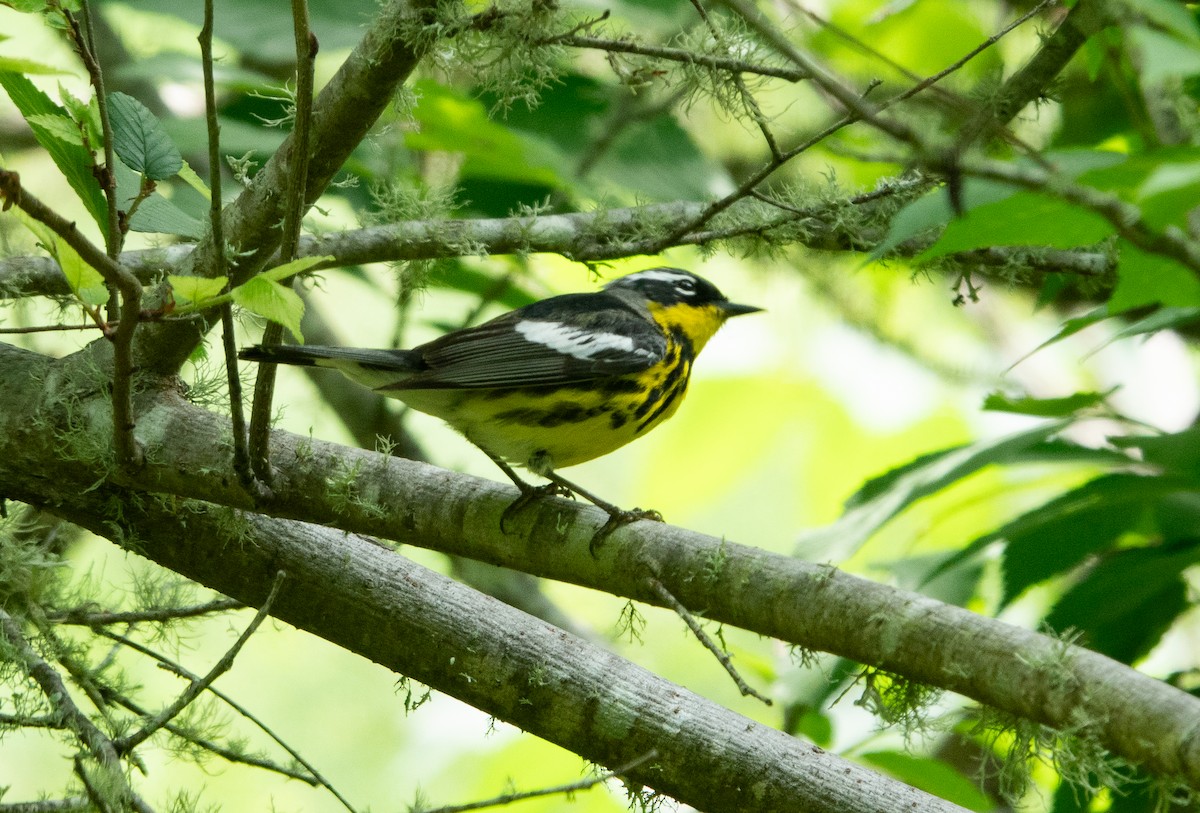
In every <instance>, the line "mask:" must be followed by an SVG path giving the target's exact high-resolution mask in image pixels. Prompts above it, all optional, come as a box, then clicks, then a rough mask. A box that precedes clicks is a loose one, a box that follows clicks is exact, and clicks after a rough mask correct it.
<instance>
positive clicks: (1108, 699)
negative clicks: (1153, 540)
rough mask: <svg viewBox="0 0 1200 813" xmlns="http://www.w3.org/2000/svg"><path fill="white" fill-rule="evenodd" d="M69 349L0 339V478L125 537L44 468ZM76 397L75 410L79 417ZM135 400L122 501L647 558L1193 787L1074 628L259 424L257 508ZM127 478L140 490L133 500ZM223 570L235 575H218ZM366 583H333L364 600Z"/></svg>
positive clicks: (1176, 712)
mask: <svg viewBox="0 0 1200 813" xmlns="http://www.w3.org/2000/svg"><path fill="white" fill-rule="evenodd" d="M72 363H75V359H66V360H63V361H60V362H53V361H51V360H49V359H45V358H43V357H41V356H38V355H37V354H33V353H28V352H25V351H20V350H16V349H12V348H5V347H4V346H3V345H0V369H3V370H5V374H6V376H12V377H13V378H12V379H11V380H32V381H37V382H42V383H41V385H40V386H37V387H26V388H21V387H16V386H9V387H0V493H3V494H7V495H9V496H10V497H12V498H14V499H19V500H22V501H25V502H30V503H33V504H35V505H37V506H39V507H44V508H45V509H46V510H50V511H54V512H56V513H59V514H60V515H62V516H67V515H68V513H69V518H71V519H72V520H73V521H77V522H80V523H81V524H85V525H86V526H87V527H91V528H93V529H99V532H101V533H105V534H107V535H109V536H110V537H111V536H116V537H118V538H120V533H119V532H117V531H114V528H113V527H112V526H111V524H110V523H111V521H112V520H111V517H110V515H111V514H112V510H108V511H105V510H103V504H102V505H101V506H99V507H97V506H96V505H95V504H94V503H93V502H90V501H91V500H92V499H93V497H91V496H88V497H87V500H89V502H88V505H89V506H90V507H91V508H95V509H97V510H99V511H100V513H99V514H98V515H97V516H95V517H93V518H92V519H90V520H87V519H86V518H85V517H84V516H83V514H86V511H84V510H83V509H82V508H81V507H72V506H78V505H79V503H77V502H76V500H77V499H83V497H81V496H80V494H81V493H82V492H84V491H86V490H87V489H88V488H90V487H91V486H93V485H94V484H95V483H97V482H99V481H101V480H103V479H104V477H105V476H110V477H111V476H112V472H111V471H108V470H106V468H105V466H104V464H103V461H95V460H93V461H92V462H91V463H89V462H88V459H87V458H86V457H84V459H82V460H79V459H72V460H70V462H69V463H65V464H64V465H63V466H61V467H51V468H50V469H48V468H47V466H48V461H51V460H55V459H62V457H63V455H64V454H66V455H67V456H68V457H83V456H82V455H72V454H71V450H70V448H65V449H64V446H63V443H64V438H67V439H69V438H72V437H76V438H78V441H77V442H79V443H83V444H87V445H88V447H89V448H93V449H94V448H95V447H96V444H97V443H99V444H100V446H101V448H105V447H104V441H103V438H104V432H105V431H107V430H106V427H107V426H108V424H107V423H106V422H105V421H106V419H107V413H106V410H107V403H106V401H105V400H104V396H103V393H102V392H100V391H97V392H94V393H80V392H77V393H75V394H74V395H71V396H70V403H68V402H67V401H65V400H64V398H65V397H66V396H64V392H63V382H64V381H68V380H72V379H71V378H69V377H67V378H64V376H69V372H68V370H69V368H70V366H71V365H72ZM80 416H87V420H86V425H80V423H79V421H80ZM138 417H139V420H138V436H139V437H138V439H139V441H140V442H141V443H142V444H143V445H144V447H145V448H146V450H147V466H146V468H145V469H144V470H143V471H141V472H139V473H137V474H136V475H119V474H118V475H117V477H118V478H120V480H119V481H120V482H121V483H122V485H123V486H124V488H125V489H135V491H134V492H130V491H125V490H122V491H121V492H120V499H121V501H122V503H123V504H127V503H137V502H140V503H143V504H152V503H154V502H155V501H156V499H157V498H155V497H154V496H153V495H154V494H156V493H157V494H169V495H179V496H181V497H186V498H191V499H194V500H200V501H203V502H202V503H197V504H195V505H194V506H193V507H187V506H184V507H183V508H181V509H180V510H181V512H183V513H186V512H188V511H191V510H195V511H199V512H200V513H201V514H207V513H208V512H209V511H211V510H215V509H213V508H212V506H214V505H220V506H228V507H231V508H234V509H239V510H241V511H245V512H247V513H246V514H245V515H244V516H245V518H246V520H247V521H251V520H255V517H256V516H257V515H256V514H255V513H254V512H261V513H264V514H270V515H272V516H276V517H282V518H289V519H294V520H302V521H305V522H316V523H321V524H327V525H330V526H332V527H335V528H340V529H343V530H345V531H349V532H352V533H362V534H370V535H372V536H378V537H384V538H388V539H393V540H396V541H398V542H402V543H404V544H411V545H416V546H420V547H427V548H431V549H434V550H439V551H443V552H446V553H453V554H457V555H461V556H467V557H470V558H474V559H479V560H481V561H485V562H489V563H492V564H497V565H502V566H504V567H509V568H512V569H516V570H521V571H524V572H528V573H532V574H535V575H539V576H544V577H547V578H553V579H557V580H561V581H567V582H572V583H575V584H581V585H585V586H589V587H593V588H597V589H601V590H604V591H606V592H610V593H615V594H618V595H623V596H628V597H630V598H634V599H637V600H639V601H645V602H647V603H658V602H659V599H658V597H657V596H656V595H655V593H654V591H653V588H652V586H651V582H650V577H657V578H658V579H659V580H660V581H661V582H662V583H663V584H664V585H665V586H666V587H667V589H668V590H669V591H670V592H671V593H672V594H674V595H675V596H676V597H677V598H678V599H679V600H680V601H681V602H682V603H683V604H684V605H685V606H687V607H688V608H690V609H691V610H693V611H695V612H703V613H704V614H705V616H706V617H707V618H710V619H713V620H716V621H720V622H723V623H728V624H732V625H735V626H739V627H743V628H745V629H748V630H752V631H755V632H758V633H761V634H763V635H769V636H772V637H775V638H779V639H781V640H784V641H789V642H791V643H794V644H798V645H800V646H804V647H807V648H810V649H815V650H821V651H826V652H833V653H836V654H839V655H844V656H846V657H849V658H853V659H854V660H857V661H860V662H862V663H866V664H870V665H873V666H877V667H879V668H881V669H885V670H887V671H890V672H895V673H898V674H901V675H904V676H905V677H907V678H910V679H912V680H915V681H919V682H922V683H927V684H930V685H934V686H939V687H942V688H945V689H949V690H952V691H955V692H959V693H961V694H963V695H966V696H967V697H971V698H974V699H976V700H978V701H980V702H982V703H985V704H987V705H989V706H992V707H995V708H998V709H1001V710H1003V711H1006V712H1009V713H1011V714H1013V715H1017V716H1019V717H1022V718H1025V719H1028V720H1032V721H1035V722H1038V723H1043V724H1046V725H1049V726H1052V727H1054V728H1056V729H1059V730H1069V731H1071V732H1072V733H1073V734H1075V735H1076V736H1084V737H1088V738H1091V739H1094V740H1095V741H1096V742H1098V743H1099V744H1101V745H1103V746H1104V747H1105V748H1107V749H1108V750H1109V751H1111V752H1112V753H1114V754H1116V755H1119V756H1121V757H1123V758H1125V759H1127V760H1129V761H1131V762H1135V763H1139V764H1142V765H1144V766H1145V767H1146V769H1147V770H1149V771H1151V772H1153V773H1155V774H1158V775H1160V776H1163V777H1171V778H1175V777H1178V778H1180V779H1182V780H1183V781H1185V782H1187V783H1188V784H1189V785H1191V786H1192V787H1194V788H1200V700H1197V699H1196V698H1193V697H1191V696H1190V695H1188V694H1186V693H1184V692H1181V691H1179V690H1177V689H1175V688H1173V687H1171V686H1169V685H1167V684H1165V683H1162V682H1161V681H1157V680H1154V679H1152V678H1150V677H1148V676H1145V675H1142V674H1140V673H1138V672H1136V671H1134V670H1132V669H1130V668H1128V667H1126V666H1123V665H1121V664H1119V663H1117V662H1115V661H1112V660H1110V659H1108V658H1106V657H1103V656H1101V655H1098V654H1096V653H1094V652H1091V651H1089V650H1086V649H1083V648H1081V647H1076V646H1071V645H1068V644H1066V643H1064V642H1062V641H1060V640H1057V639H1054V638H1051V637H1048V636H1045V635H1040V634H1038V633H1034V632H1030V631H1028V630H1024V629H1020V628H1017V627H1014V626H1011V625H1008V624H1005V623H1002V622H1000V621H997V620H995V619H990V618H985V617H982V616H978V615H976V614H974V613H971V612H968V611H966V610H964V609H961V608H958V607H954V606H949V605H944V604H942V603H940V602H937V601H934V600H932V599H929V598H925V597H923V596H920V595H917V594H914V593H909V592H906V591H902V590H897V589H894V588H891V587H887V586H884V585H879V584H875V583H873V582H869V581H865V580H863V579H858V578H855V577H852V576H849V575H846V574H844V573H841V572H840V571H838V570H836V569H834V568H831V567H826V566H821V565H814V564H810V563H806V562H801V561H797V560H795V559H791V558H788V557H783V556H779V555H775V554H770V553H767V552H765V551H761V550H757V549H754V548H748V547H743V546H741V545H737V544H734V543H731V542H727V541H724V540H718V539H714V538H712V537H708V536H704V535H702V534H696V533H692V532H689V531H686V530H683V529H680V528H673V527H671V526H669V525H659V524H656V523H640V524H637V525H634V526H631V527H627V528H624V529H621V530H620V531H618V532H617V533H614V534H613V535H612V537H611V538H610V539H609V541H608V542H607V543H606V544H605V545H604V547H602V548H601V550H600V555H599V558H598V559H593V558H592V557H591V556H590V554H589V553H588V545H589V542H590V540H591V538H592V535H593V533H594V531H595V529H596V528H597V527H599V525H600V524H602V521H603V515H602V514H600V512H598V511H596V510H594V509H592V508H590V507H582V506H578V505H576V504H574V503H570V502H566V501H562V500H555V501H547V502H543V503H539V504H537V505H535V506H531V507H530V508H529V509H528V511H526V512H524V513H522V514H521V515H520V516H519V517H518V518H517V520H516V521H515V522H514V525H516V526H517V527H516V528H515V529H512V528H510V531H513V530H515V532H512V533H509V534H504V533H502V532H501V531H500V528H499V524H500V523H499V520H500V515H501V513H502V512H503V510H504V508H505V507H507V505H508V504H509V503H510V502H511V501H512V500H513V498H514V497H515V493H514V491H513V489H512V488H511V487H510V486H507V485H499V484H497V483H494V482H491V481H485V480H479V479H477V478H473V477H468V476H464V475H458V474H454V473H452V472H449V471H445V470H443V469H438V468H435V467H432V466H427V465H424V464H420V463H415V462H412V461H405V460H400V459H396V458H389V457H386V456H383V455H379V454H376V453H372V452H366V451H362V450H357V449H350V448H347V447H342V446H338V445H336V444H329V443H323V442H321V441H314V440H312V439H309V438H303V437H299V436H295V435H290V434H287V433H283V432H276V433H275V434H274V436H273V443H274V448H273V451H272V460H273V461H274V462H275V464H276V466H277V471H276V494H277V499H276V500H274V501H272V502H271V503H270V504H267V505H260V506H257V507H256V506H255V505H254V504H253V501H252V499H251V498H250V497H249V496H248V495H247V494H246V493H245V492H244V491H243V490H242V489H241V488H240V487H239V486H238V485H237V479H236V477H235V476H234V473H233V471H232V468H231V463H230V460H229V454H228V450H227V449H226V448H223V444H222V443H219V442H214V439H217V438H222V437H225V436H226V435H227V432H228V429H227V426H228V424H227V422H226V420H225V419H224V418H222V417H221V416H218V415H215V414H212V413H209V412H206V411H204V410H201V409H200V408H198V407H195V406H193V405H191V404H189V403H187V402H186V401H184V400H183V399H182V398H181V397H179V395H178V394H176V393H174V392H171V391H169V390H150V391H147V392H146V393H144V395H143V396H142V399H141V401H140V402H139V416H138ZM72 422H74V423H72ZM98 438H99V440H98ZM135 493H136V494H143V495H145V496H143V497H141V498H137V499H135V497H134V494H135ZM189 505H190V504H189ZM68 509H70V510H69V512H68ZM89 510H90V509H89ZM126 510H128V509H126ZM227 516H229V517H230V518H231V519H232V517H234V516H237V515H227ZM227 521H231V520H227ZM255 521H256V520H255ZM255 527H258V526H255ZM271 527H275V526H271ZM187 545H188V546H189V550H191V551H192V553H191V554H190V555H192V556H194V557H198V558H200V559H201V560H204V561H208V563H209V566H210V567H211V568H213V569H215V570H218V571H228V570H237V571H238V575H237V576H236V577H234V576H230V575H220V574H219V573H214V574H213V575H212V576H211V577H210V576H209V574H208V573H207V571H204V572H202V573H201V574H198V573H197V572H196V571H195V569H194V568H195V567H196V565H194V564H187V565H186V566H182V565H181V564H180V563H179V562H176V561H175V560H174V558H172V557H173V556H174V554H172V556H171V557H159V556H158V555H157V554H154V558H156V559H157V560H158V561H160V562H161V563H163V564H164V565H166V566H168V567H171V568H173V569H176V570H179V571H180V572H182V573H184V574H185V575H188V576H190V577H191V578H194V579H197V580H198V581H200V582H202V583H205V584H208V585H210V586H212V587H215V588H216V589H219V590H222V592H225V593H227V594H228V595H231V596H233V597H234V598H238V599H239V600H241V601H246V602H250V603H253V602H254V601H256V600H258V599H260V598H261V596H260V595H258V594H257V593H255V594H253V596H252V597H251V598H247V597H246V590H249V589H250V588H251V586H254V589H257V590H259V591H261V590H262V589H264V585H265V584H266V583H267V582H268V581H269V578H268V577H267V576H266V575H263V574H262V573H260V572H259V571H258V570H248V569H247V570H243V569H242V568H241V567H236V566H235V565H234V564H232V563H230V562H226V561H224V559H223V558H222V557H225V556H227V555H228V551H229V549H230V548H233V547H246V548H249V547H252V546H250V545H244V546H240V545H231V544H229V543H228V539H226V540H222V539H219V538H218V539H213V538H199V537H198V538H193V537H190V536H189V537H188V541H187ZM146 550H147V552H149V549H146ZM338 561H339V562H341V563H342V564H343V565H345V563H346V559H343V558H339V559H338ZM372 561H374V558H372ZM286 566H287V567H288V570H289V573H291V565H290V564H288V565H286ZM260 577H261V580H262V581H261V583H260ZM230 578H237V579H246V580H248V582H247V584H246V585H245V586H243V587H242V588H240V589H238V590H230V589H227V587H228V584H227V583H226V581H225V580H227V579H230ZM213 579H215V580H218V581H213ZM369 593H370V591H369V590H368V593H367V594H366V595H364V596H359V597H358V598H355V599H350V598H347V599H346V600H354V601H369V600H370V595H369ZM255 596H257V598H255ZM338 634H339V636H340V635H342V634H344V633H338ZM331 640H333V639H331ZM339 640H340V638H339ZM634 755H636V754H623V755H621V756H620V757H619V759H618V761H619V760H620V759H627V758H631V756H634ZM605 764H617V763H616V762H605Z"/></svg>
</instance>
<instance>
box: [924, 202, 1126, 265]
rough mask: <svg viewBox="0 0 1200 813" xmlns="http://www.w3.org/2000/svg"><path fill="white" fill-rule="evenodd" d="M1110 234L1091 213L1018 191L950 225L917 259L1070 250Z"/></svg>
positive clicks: (1106, 225) (1110, 228)
mask: <svg viewBox="0 0 1200 813" xmlns="http://www.w3.org/2000/svg"><path fill="white" fill-rule="evenodd" d="M1112 233H1113V226H1112V225H1111V224H1110V223H1109V222H1108V221H1107V220H1105V219H1104V218H1102V217H1101V216H1100V215H1098V214H1096V213H1094V212H1091V211H1088V210H1087V209H1084V208H1081V207H1079V206H1075V205H1073V204H1070V203H1067V202H1065V201H1063V200H1061V199H1059V198H1055V197H1051V196H1050V195H1042V194H1039V193H1036V192H1017V193H1015V194H1013V195H1011V196H1010V197H1007V198H1005V199H1004V200H998V201H996V202H994V203H987V204H984V205H982V206H976V207H973V208H971V209H969V210H968V211H967V212H966V213H965V214H964V215H963V216H962V217H960V218H958V219H956V220H952V221H950V222H949V223H948V224H947V225H946V230H945V231H944V232H942V236H941V237H940V238H939V239H938V241H937V242H936V243H935V244H933V245H932V246H930V247H929V248H927V249H926V250H925V251H923V252H921V254H919V255H918V256H917V258H916V259H917V260H918V261H924V260H930V259H933V258H935V257H941V256H943V255H946V254H954V253H957V252H960V251H971V250H973V249H977V248H985V247H987V246H1051V247H1054V248H1075V247H1077V246H1087V245H1092V244H1094V243H1098V242H1100V241H1101V240H1104V239H1105V238H1106V237H1108V236H1109V235H1111V234H1112Z"/></svg>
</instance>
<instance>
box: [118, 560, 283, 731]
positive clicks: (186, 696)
mask: <svg viewBox="0 0 1200 813" xmlns="http://www.w3.org/2000/svg"><path fill="white" fill-rule="evenodd" d="M283 580H284V573H283V571H282V570H281V571H279V572H278V573H276V574H275V582H274V583H273V584H272V585H271V592H270V593H269V594H268V595H267V600H266V601H265V602H263V606H262V607H261V608H259V610H258V612H257V613H256V614H255V616H254V619H253V620H252V621H251V622H250V623H249V624H248V625H247V626H246V629H245V630H244V631H243V632H242V634H241V635H240V636H238V639H237V640H236V641H235V642H234V644H233V646H231V647H230V648H229V651H228V652H226V653H225V655H224V656H223V657H222V658H221V659H220V660H219V661H217V663H216V664H215V665H214V666H213V668H212V669H210V670H209V671H208V674H206V675H205V676H204V677H202V678H199V679H196V680H192V682H191V683H190V684H189V685H188V687H187V688H186V689H184V690H183V691H182V692H181V693H180V694H179V697H177V698H175V702H173V703H171V705H169V706H167V707H166V708H165V709H163V710H162V711H160V712H159V713H158V714H157V715H155V717H154V718H153V719H151V720H148V721H147V722H146V724H145V725H143V726H142V727H141V728H139V729H138V730H137V731H134V732H133V733H132V734H128V735H126V736H124V737H121V738H120V739H118V740H115V741H114V742H113V746H114V747H115V748H116V750H117V751H118V752H119V753H123V754H127V753H129V752H130V751H131V750H133V749H134V748H136V747H137V746H138V745H140V744H141V743H143V742H145V741H146V740H147V739H149V738H150V737H151V736H152V735H153V734H154V733H155V732H156V731H158V730H159V729H160V728H162V727H163V726H165V725H166V724H167V723H169V722H170V721H171V720H173V719H174V718H175V717H176V716H177V715H178V714H179V712H181V711H183V710H184V709H185V708H187V706H188V705H189V704H190V703H191V702H192V701H193V700H195V699H196V698H197V697H198V696H199V695H200V693H201V692H203V691H204V690H205V689H207V688H208V687H209V686H211V685H212V683H213V681H215V680H216V679H217V678H219V677H220V676H221V675H223V674H225V673H226V672H228V671H229V670H230V669H231V668H232V667H233V661H234V659H235V658H236V657H237V655H238V653H239V652H241V651H242V647H243V646H245V645H246V642H247V641H249V640H250V636H251V635H253V634H254V633H255V631H256V630H257V629H258V628H259V626H260V625H261V624H262V622H263V621H265V620H266V618H267V615H268V614H269V613H270V611H271V603H272V602H273V601H274V600H275V596H277V595H279V588H280V587H282V586H283Z"/></svg>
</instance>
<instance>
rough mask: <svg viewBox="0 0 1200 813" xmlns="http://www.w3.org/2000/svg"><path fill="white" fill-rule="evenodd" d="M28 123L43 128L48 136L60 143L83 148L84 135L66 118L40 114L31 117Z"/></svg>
mask: <svg viewBox="0 0 1200 813" xmlns="http://www.w3.org/2000/svg"><path fill="white" fill-rule="evenodd" d="M26 121H28V122H29V124H30V126H35V125H36V126H38V127H41V128H42V129H43V130H45V131H46V132H47V133H48V134H50V135H52V136H54V137H55V138H57V139H58V140H60V141H65V142H66V143H68V144H75V145H76V146H79V147H82V146H83V134H82V133H80V132H79V127H78V126H77V125H76V124H75V122H74V121H72V120H71V119H69V118H67V117H66V116H55V115H51V114H47V113H39V114H37V115H36V116H30V117H29V118H28V119H26Z"/></svg>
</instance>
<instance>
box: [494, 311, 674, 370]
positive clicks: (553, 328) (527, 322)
mask: <svg viewBox="0 0 1200 813" xmlns="http://www.w3.org/2000/svg"><path fill="white" fill-rule="evenodd" d="M516 331H517V332H518V333H520V334H521V335H522V336H524V337H525V338H526V339H528V340H529V341H531V342H535V343H537V344H540V345H544V346H545V347H549V348H550V349H551V350H555V351H557V352H559V353H563V354H564V355H568V356H571V357H572V358H577V359H581V360H583V361H591V360H592V359H594V358H596V356H597V355H598V354H600V353H604V352H606V351H610V350H617V351H620V352H622V353H631V354H633V355H637V356H644V357H646V358H654V353H653V352H651V351H649V350H647V349H646V348H644V347H635V346H634V344H633V339H631V338H630V337H629V336H622V335H620V334H619V333H597V332H595V331H590V330H580V329H579V328H575V327H568V326H567V325H564V324H563V323H562V322H535V321H533V320H532V319H522V320H521V321H520V322H517V324H516Z"/></svg>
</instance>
